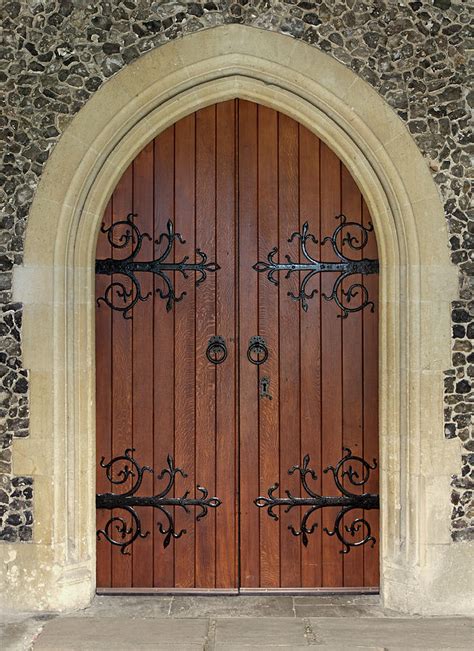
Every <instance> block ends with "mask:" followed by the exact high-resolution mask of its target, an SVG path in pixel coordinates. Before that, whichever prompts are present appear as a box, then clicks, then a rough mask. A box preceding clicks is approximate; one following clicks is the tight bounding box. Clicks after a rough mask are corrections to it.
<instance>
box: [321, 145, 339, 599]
mask: <svg viewBox="0 0 474 651" xmlns="http://www.w3.org/2000/svg"><path fill="white" fill-rule="evenodd" d="M320 152H321V161H320V170H321V181H320V184H321V236H322V238H324V236H327V235H332V233H333V232H334V229H335V228H336V226H337V224H338V222H337V220H336V219H335V217H336V215H339V214H340V212H341V163H340V161H339V159H338V158H337V156H336V155H335V154H334V152H332V151H331V150H330V149H329V148H328V147H327V146H326V145H325V144H324V143H321V149H320ZM321 256H322V259H323V260H324V261H337V258H336V255H335V254H334V252H333V251H332V249H331V247H330V245H329V243H327V244H326V245H325V246H322V247H321ZM336 277H337V276H336V274H332V273H324V274H322V277H321V292H322V293H326V294H327V295H330V294H331V291H332V287H333V284H334V280H335V278H336ZM339 313H340V310H339V308H338V307H337V306H336V305H335V303H334V302H333V301H330V302H326V301H324V300H323V301H322V303H321V372H322V378H323V380H322V391H321V410H322V419H321V422H322V431H321V433H322V467H323V468H326V467H327V466H329V465H335V464H336V463H337V462H338V461H339V459H340V458H341V454H342V325H341V319H340V318H338V314H339ZM322 490H323V495H334V494H336V488H335V486H334V480H333V478H332V475H331V473H327V474H323V475H322ZM336 515H337V510H336V509H333V508H325V509H323V512H322V524H323V527H327V528H328V529H329V530H332V529H333V526H334V519H335V517H336ZM322 547H323V553H322V570H323V577H322V584H323V586H324V587H340V586H342V585H343V564H342V563H343V561H342V554H340V551H341V545H340V544H339V542H338V541H337V539H336V537H335V536H334V537H329V536H327V535H324V536H323V540H322Z"/></svg>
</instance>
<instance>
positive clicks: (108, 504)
mask: <svg viewBox="0 0 474 651" xmlns="http://www.w3.org/2000/svg"><path fill="white" fill-rule="evenodd" d="M134 451H135V450H134V448H128V449H127V450H125V452H124V454H122V455H119V456H117V457H114V458H113V459H111V460H110V461H109V462H108V463H105V457H102V459H101V461H100V466H101V467H102V468H105V474H106V476H107V479H108V480H109V481H110V482H111V483H112V484H114V485H117V484H119V485H123V484H125V483H126V482H127V480H128V479H129V478H132V486H131V488H129V489H128V490H127V491H126V492H125V493H120V494H118V493H98V494H97V495H96V507H97V508H98V509H110V510H112V509H121V510H122V512H123V511H125V513H123V515H117V514H116V513H113V514H112V516H111V517H110V519H109V520H108V522H107V523H106V525H105V526H104V528H103V529H99V530H98V531H97V539H98V540H100V539H101V538H102V536H103V537H104V538H105V539H106V540H107V541H108V542H109V543H111V544H112V545H116V546H117V547H120V551H121V552H122V554H130V552H129V551H127V547H129V546H130V545H131V544H132V543H133V542H135V540H136V539H137V538H146V537H147V536H148V535H149V533H150V532H149V531H145V532H143V531H142V524H141V520H140V517H139V515H138V513H137V511H136V510H135V509H136V507H142V506H148V507H150V506H151V507H152V508H154V509H158V511H159V512H160V513H161V514H162V515H163V516H164V520H165V524H163V523H162V522H158V523H157V524H158V529H159V531H160V533H161V534H163V536H164V539H163V547H165V548H166V547H168V545H169V544H170V542H171V539H172V538H180V537H181V536H182V535H183V534H185V533H186V529H180V530H179V531H177V530H176V529H175V526H174V519H173V515H172V512H170V508H171V507H179V508H181V509H184V511H186V513H190V507H198V508H199V509H200V511H199V514H198V515H197V517H196V520H202V518H204V517H205V516H206V515H207V512H208V509H209V508H212V509H215V508H217V507H218V506H219V505H220V504H221V501H220V500H219V499H218V498H217V497H209V493H208V491H207V489H206V488H204V487H203V486H199V485H198V486H197V489H198V491H199V492H200V493H201V495H200V496H199V497H196V498H193V497H189V491H186V492H185V493H184V495H183V496H182V497H171V496H170V495H169V493H170V491H171V490H172V488H173V487H174V485H175V479H176V475H177V474H178V473H179V474H180V475H181V476H182V477H187V474H186V473H185V472H184V471H183V470H181V468H177V467H176V466H175V465H174V460H173V457H172V456H171V455H168V458H167V463H168V467H167V468H164V469H163V470H162V471H161V473H160V474H159V475H157V478H158V479H159V480H162V479H165V477H167V482H166V485H165V486H164V488H163V490H162V491H161V492H159V493H157V494H156V495H148V496H139V495H137V494H136V493H137V491H138V489H139V488H140V486H141V484H142V481H143V475H144V474H145V472H151V473H153V470H152V468H149V467H148V466H140V465H139V463H138V462H137V461H136V459H134V457H133V456H132V455H133V452H134ZM127 513H128V515H129V516H130V519H131V524H130V525H129V523H128V522H127V516H126V514H127ZM114 529H115V530H116V532H117V533H115V531H114Z"/></svg>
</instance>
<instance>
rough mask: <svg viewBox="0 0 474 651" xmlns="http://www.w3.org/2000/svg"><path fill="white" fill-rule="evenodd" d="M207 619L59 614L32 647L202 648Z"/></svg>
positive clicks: (64, 650) (67, 648) (38, 648)
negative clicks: (71, 615)
mask: <svg viewBox="0 0 474 651" xmlns="http://www.w3.org/2000/svg"><path fill="white" fill-rule="evenodd" d="M208 624H209V623H208V620H206V619H186V620H173V619H169V618H155V619H153V618H131V617H127V616H126V613H124V614H123V616H122V617H87V618H86V617H70V616H67V617H58V618H57V619H55V620H53V621H51V622H49V623H48V625H47V626H45V628H44V630H43V631H42V632H41V633H40V635H39V636H38V639H37V641H36V643H35V645H34V649H35V651H36V650H38V651H39V650H40V649H63V651H66V650H67V651H69V650H70V649H96V648H97V649H113V651H115V650H116V649H122V648H123V649H129V650H130V649H134V648H141V647H142V646H143V647H146V645H151V646H153V648H159V647H161V648H167V649H173V648H176V649H183V650H184V649H186V648H189V649H194V650H195V649H202V648H203V646H204V643H205V642H206V639H207V631H208Z"/></svg>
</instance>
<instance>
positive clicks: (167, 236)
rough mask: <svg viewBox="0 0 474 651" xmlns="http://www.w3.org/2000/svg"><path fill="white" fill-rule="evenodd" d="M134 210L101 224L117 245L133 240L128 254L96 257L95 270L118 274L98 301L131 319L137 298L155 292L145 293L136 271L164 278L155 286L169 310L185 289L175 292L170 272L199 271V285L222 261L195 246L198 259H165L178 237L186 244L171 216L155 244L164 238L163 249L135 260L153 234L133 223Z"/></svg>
mask: <svg viewBox="0 0 474 651" xmlns="http://www.w3.org/2000/svg"><path fill="white" fill-rule="evenodd" d="M134 217H136V215H135V214H133V213H130V214H128V215H127V217H126V218H125V219H122V220H119V221H116V222H114V223H113V224H112V225H111V226H109V227H108V228H106V227H105V225H104V224H103V225H102V228H101V233H106V234H107V239H108V241H109V243H110V244H111V245H112V247H113V248H114V249H124V248H125V247H126V246H127V245H128V244H132V251H131V253H129V255H128V256H127V257H126V258H122V259H119V260H117V259H115V258H105V259H103V260H100V259H99V260H96V263H95V272H96V274H102V275H106V276H112V275H114V276H115V275H118V276H121V277H122V279H121V280H117V279H115V278H113V279H112V281H111V282H110V284H109V285H108V287H107V288H106V290H105V292H104V295H103V296H101V297H100V298H98V299H97V305H100V304H101V302H103V303H105V304H106V305H108V307H110V308H111V309H112V310H118V311H119V312H122V314H123V316H124V317H125V318H126V319H130V318H131V316H130V315H129V312H130V310H132V308H133V307H134V306H135V305H136V304H137V303H138V301H146V300H147V299H148V298H149V297H150V296H151V295H152V292H148V293H147V294H145V295H143V293H142V288H141V285H140V281H139V280H138V278H137V275H136V274H137V273H146V272H148V273H152V274H154V275H155V276H158V277H159V278H161V280H162V281H163V283H164V288H163V289H162V288H158V289H156V293H157V294H158V295H159V296H160V298H163V299H164V300H166V310H167V312H169V311H170V310H171V308H172V307H173V305H174V303H178V302H179V301H181V300H182V299H183V298H184V296H186V292H181V294H179V296H177V295H176V293H175V290H174V286H173V283H172V280H171V278H170V276H169V274H170V272H173V271H178V272H179V273H181V274H182V275H183V276H184V278H188V274H189V272H196V274H199V277H198V278H197V280H196V287H197V286H198V285H200V284H201V283H203V282H204V280H205V279H206V277H207V273H208V272H215V271H217V270H218V269H220V267H219V265H218V264H217V263H215V262H208V261H207V255H206V254H205V253H203V251H201V249H196V256H198V258H199V259H198V261H197V262H188V260H189V256H185V257H184V258H183V259H182V260H181V261H180V262H166V260H167V259H168V257H169V255H170V254H171V251H172V249H173V245H174V242H175V240H178V241H179V242H181V244H184V243H185V242H186V240H184V239H183V238H182V236H181V235H180V234H179V233H175V231H174V225H173V222H172V221H171V219H170V220H169V221H168V223H167V225H166V233H161V235H160V237H159V238H158V239H157V240H155V244H157V245H160V244H161V243H162V242H163V240H164V241H165V242H166V246H165V250H164V251H163V253H162V254H161V255H160V256H159V257H158V258H155V259H154V260H145V261H139V260H136V257H137V255H138V253H139V252H140V249H141V248H142V242H143V239H144V238H146V239H148V240H151V239H152V238H151V237H150V235H148V233H142V232H141V231H140V229H139V228H138V226H137V225H136V224H135V223H134V221H133V218H134ZM125 278H128V279H129V280H130V283H129V287H128V288H127V287H126V285H125V284H124V282H126V281H125Z"/></svg>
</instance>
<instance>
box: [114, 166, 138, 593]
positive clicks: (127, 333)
mask: <svg viewBox="0 0 474 651" xmlns="http://www.w3.org/2000/svg"><path fill="white" fill-rule="evenodd" d="M132 209H133V166H132V165H130V167H129V168H128V169H127V170H126V172H125V173H124V175H123V176H122V178H121V179H120V181H119V184H118V185H117V187H116V189H115V191H114V194H113V203H112V221H114V222H115V221H119V220H122V219H124V218H125V217H126V216H127V214H128V213H130V212H132ZM130 251H131V244H128V245H127V246H126V247H124V248H123V249H115V250H114V251H113V255H114V258H115V257H117V258H123V257H126V256H127V255H128V254H129V253H130ZM114 280H115V278H114ZM118 280H121V278H120V277H119V278H118ZM127 289H130V287H127ZM112 329H113V364H112V395H113V397H112V405H113V407H112V409H113V411H112V413H113V416H112V428H113V442H112V454H113V456H114V457H115V456H119V455H121V454H123V453H124V451H125V450H126V449H127V448H132V447H133V429H132V320H131V319H124V317H123V315H122V313H121V312H115V311H114V312H112ZM125 487H126V484H123V486H121V487H120V489H121V490H124V489H125ZM116 491H117V487H115V491H114V492H116ZM114 515H117V516H119V517H124V511H123V510H119V509H116V510H115V511H114ZM125 519H127V521H128V524H129V526H130V524H131V522H130V518H127V517H126V518H125ZM111 553H112V587H115V588H118V587H120V588H123V587H126V588H128V587H131V585H132V557H131V556H128V555H124V554H121V553H120V548H118V547H113V548H112V552H111Z"/></svg>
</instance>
